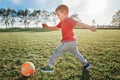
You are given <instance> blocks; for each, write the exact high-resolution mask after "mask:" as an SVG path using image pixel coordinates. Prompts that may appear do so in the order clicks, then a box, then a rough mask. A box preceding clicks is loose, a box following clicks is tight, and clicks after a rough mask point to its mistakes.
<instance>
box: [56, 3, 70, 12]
mask: <svg viewBox="0 0 120 80" xmlns="http://www.w3.org/2000/svg"><path fill="white" fill-rule="evenodd" d="M58 10H60V11H62V12H63V11H66V12H67V14H68V12H69V8H68V7H67V6H66V5H64V4H62V5H59V6H58V7H57V8H56V9H55V12H56V11H58Z"/></svg>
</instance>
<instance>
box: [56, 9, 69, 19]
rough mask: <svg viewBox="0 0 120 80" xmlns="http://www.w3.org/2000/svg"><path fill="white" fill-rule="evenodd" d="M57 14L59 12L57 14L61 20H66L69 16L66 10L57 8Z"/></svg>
mask: <svg viewBox="0 0 120 80" xmlns="http://www.w3.org/2000/svg"><path fill="white" fill-rule="evenodd" d="M56 14H57V16H58V18H59V20H60V21H64V19H65V18H66V16H67V15H66V14H65V12H64V11H60V10H57V11H56Z"/></svg>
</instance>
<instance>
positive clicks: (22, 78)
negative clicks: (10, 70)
mask: <svg viewBox="0 0 120 80" xmlns="http://www.w3.org/2000/svg"><path fill="white" fill-rule="evenodd" d="M28 78H29V77H24V76H22V77H20V78H17V79H15V80H28Z"/></svg>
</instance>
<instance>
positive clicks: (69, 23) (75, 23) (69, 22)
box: [65, 18, 78, 27]
mask: <svg viewBox="0 0 120 80" xmlns="http://www.w3.org/2000/svg"><path fill="white" fill-rule="evenodd" d="M65 22H66V23H67V24H68V25H69V26H71V27H75V26H76V25H77V23H78V21H76V20H74V19H72V18H68V19H66V20H65Z"/></svg>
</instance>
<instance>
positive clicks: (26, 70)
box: [20, 62, 35, 77]
mask: <svg viewBox="0 0 120 80" xmlns="http://www.w3.org/2000/svg"><path fill="white" fill-rule="evenodd" d="M20 72H21V74H22V75H23V76H25V77H29V76H32V75H33V74H34V72H35V66H34V64H33V63H32V62H25V63H23V64H22V66H21V68H20Z"/></svg>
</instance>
